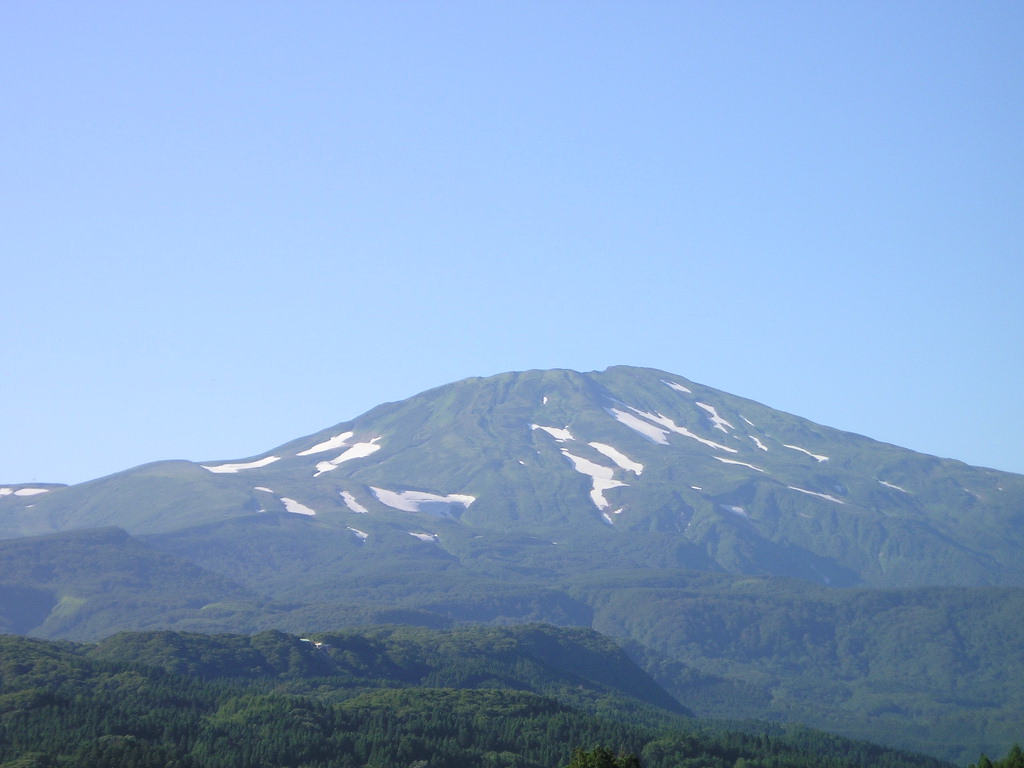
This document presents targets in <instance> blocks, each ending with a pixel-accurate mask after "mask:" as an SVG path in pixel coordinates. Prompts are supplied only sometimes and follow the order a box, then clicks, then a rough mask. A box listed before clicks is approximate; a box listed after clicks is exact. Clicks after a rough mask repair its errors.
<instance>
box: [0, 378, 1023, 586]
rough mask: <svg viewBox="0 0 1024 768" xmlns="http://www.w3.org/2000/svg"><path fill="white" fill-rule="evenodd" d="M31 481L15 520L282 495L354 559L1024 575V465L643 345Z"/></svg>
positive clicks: (214, 532)
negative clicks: (849, 423)
mask: <svg viewBox="0 0 1024 768" xmlns="http://www.w3.org/2000/svg"><path fill="white" fill-rule="evenodd" d="M31 490H32V489H26V488H24V487H19V489H18V490H16V491H14V492H12V493H7V494H6V495H3V496H2V497H0V504H2V505H3V506H2V507H0V535H3V536H6V537H12V536H20V535H30V534H41V533H47V532H56V531H64V530H71V529H80V528H92V527H100V526H110V525H115V526H118V527H121V528H124V529H125V530H127V531H128V532H129V533H132V534H133V535H169V534H173V535H175V536H176V537H177V539H178V540H179V541H180V540H182V537H183V536H187V535H188V533H187V532H198V534H199V538H200V539H201V540H202V541H204V542H210V541H211V540H212V539H228V540H230V539H232V538H233V537H235V535H236V530H246V529H247V526H255V527H260V526H266V525H268V523H267V521H268V520H271V519H274V518H280V517H281V516H282V515H284V516H287V517H288V518H290V519H291V520H292V521H294V520H302V521H304V525H305V529H307V530H309V531H318V532H320V533H321V534H322V537H323V538H324V539H331V541H330V547H331V548H332V551H334V552H337V553H338V554H339V555H341V554H344V556H345V557H346V558H350V559H352V560H353V561H354V562H356V561H359V560H361V559H364V558H365V557H366V553H371V552H376V551H378V550H380V549H381V548H383V549H384V550H386V551H394V549H395V548H401V549H406V550H409V556H413V557H418V558H421V559H423V560H425V561H433V562H434V564H435V565H440V564H441V563H449V562H459V563H463V562H466V561H472V560H482V559H487V560H496V561H499V562H500V561H502V560H503V559H505V560H509V561H512V562H513V563H519V564H522V563H527V564H529V565H530V566H531V567H532V568H544V569H550V570H552V571H554V572H563V571H565V570H566V567H567V563H571V569H573V570H576V569H580V568H588V567H593V564H594V563H599V562H601V560H602V559H603V558H608V557H614V558H615V559H616V560H618V561H619V562H632V563H634V564H642V565H644V566H646V567H659V568H689V569H697V570H707V571H721V572H727V573H746V574H773V575H782V576H791V577H796V578H803V579H807V580H811V581H818V582H821V583H829V584H832V585H836V586H849V585H856V584H866V585H877V586H920V585H934V584H944V585H950V584H956V585H988V584H991V585H1017V586H1021V585H1024V558H1022V557H1021V556H1020V552H1021V548H1022V545H1024V525H1022V524H1021V523H1022V522H1024V511H1022V510H1024V477H1022V476H1020V475H1015V474H1012V473H1006V472H998V471H996V470H990V469H982V468H977V467H971V466H968V465H965V464H962V463H960V462H957V461H952V460H944V459H938V458H935V457H932V456H926V455H923V454H918V453H915V452H913V451H909V450H906V449H902V448H898V447H896V446H892V445H888V444H884V443H879V442H876V441H874V440H870V439H868V438H866V437H861V436H859V435H854V434H850V433H847V432H841V431H839V430H834V429H830V428H828V427H824V426H821V425H817V424H814V423H812V422H809V421H807V420H805V419H801V418H798V417H796V416H791V415H789V414H784V413H781V412H779V411H776V410H773V409H771V408H768V407H766V406H763V405H760V404H758V403H755V402H753V401H750V400H745V399H742V398H739V397H736V396H733V395H729V394H727V393H724V392H721V391H718V390H714V389H711V388H709V387H705V386H702V385H699V384H696V383H694V382H691V381H688V380H686V379H683V378H682V377H680V376H676V375H672V374H668V373H665V372H663V371H656V370H650V369H639V368H630V367H616V368H610V369H608V370H606V371H603V372H598V373H586V374H584V373H576V372H573V371H563V370H555V371H529V372H525V373H509V374H503V375H500V376H494V377H490V378H486V379H467V380H465V381H460V382H457V383H455V384H451V385H447V386H443V387H439V388H437V389H433V390H430V391H428V392H424V393H422V394H420V395H417V396H415V397H412V398H410V399H408V400H405V401H402V402H399V403H390V404H386V405H382V406H379V407H377V408H375V409H373V410H371V411H370V412H368V413H366V414H365V415H363V416H360V417H358V418H356V419H354V420H352V421H348V422H343V423H341V424H338V425H336V426H334V427H330V428H328V429H325V430H324V431H322V432H320V433H318V434H315V435H311V436H309V437H304V438H300V439H298V440H294V441H292V442H289V443H286V444H285V445H282V446H279V447H278V448H275V449H273V450H271V451H267V452H265V453H262V454H258V455H256V456H254V457H251V458H248V459H243V460H238V461H211V462H205V463H202V464H195V463H191V462H184V461H171V462H158V463H155V464H150V465H145V466H142V467H138V468H136V469H132V470H128V471H127V472H122V473H119V474H115V475H112V476H109V477H106V478H101V479H99V480H95V481H92V482H87V483H82V484H79V485H76V486H72V487H68V488H57V489H50V490H48V491H47V492H45V493H36V494H35V495H21V494H25V493H26V492H27V491H31ZM39 490H42V489H39ZM285 525H291V526H292V527H294V523H289V524H285ZM399 540H402V542H403V544H404V546H403V545H400V544H399ZM417 551H418V554H413V553H416V552H417ZM580 553H582V554H583V556H582V557H581V556H580ZM371 557H376V555H371Z"/></svg>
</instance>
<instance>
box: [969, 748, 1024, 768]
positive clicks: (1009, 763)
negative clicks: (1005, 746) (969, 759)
mask: <svg viewBox="0 0 1024 768" xmlns="http://www.w3.org/2000/svg"><path fill="white" fill-rule="evenodd" d="M971 768H1024V750H1022V749H1021V748H1020V744H1014V745H1013V746H1012V747H1010V751H1009V752H1008V753H1007V754H1006V757H1004V758H1003V759H1002V760H991V759H989V758H988V756H987V755H985V754H984V753H982V755H981V758H979V760H978V762H977V763H976V764H973V765H971Z"/></svg>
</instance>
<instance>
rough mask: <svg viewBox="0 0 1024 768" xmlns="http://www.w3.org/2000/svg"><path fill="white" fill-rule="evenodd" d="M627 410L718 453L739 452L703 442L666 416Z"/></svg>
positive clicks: (703, 440)
mask: <svg viewBox="0 0 1024 768" xmlns="http://www.w3.org/2000/svg"><path fill="white" fill-rule="evenodd" d="M629 410H631V411H633V412H634V413H637V414H639V415H641V416H643V417H644V418H645V419H648V420H649V421H653V422H654V423H655V424H660V425H661V426H663V427H667V428H668V429H670V430H671V431H673V432H675V433H676V434H678V435H682V436H683V437H689V438H690V439H691V440H696V441H697V442H698V443H701V444H703V445H706V446H708V447H709V448H717V449H719V450H720V451H725V452H726V453H739V451H737V450H736V449H735V448H729V447H728V446H725V445H722V444H721V443H716V442H714V441H713V440H705V439H704V438H703V437H700V436H699V435H695V434H693V432H691V431H690V430H689V429H687V428H686V427H681V426H679V425H678V424H676V423H675V422H674V421H672V419H670V418H669V417H668V416H662V415H661V414H660V413H659V414H653V413H647V412H645V411H640V410H637V409H636V408H633V407H631V406H630V407H629Z"/></svg>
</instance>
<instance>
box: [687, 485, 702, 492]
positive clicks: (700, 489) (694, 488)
mask: <svg viewBox="0 0 1024 768" xmlns="http://www.w3.org/2000/svg"><path fill="white" fill-rule="evenodd" d="M690 487H691V488H693V490H695V491H703V490H704V489H703V488H701V487H700V486H699V485H691V486H690Z"/></svg>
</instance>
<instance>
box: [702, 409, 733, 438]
mask: <svg viewBox="0 0 1024 768" xmlns="http://www.w3.org/2000/svg"><path fill="white" fill-rule="evenodd" d="M696 406H697V407H698V408H703V409H704V410H705V411H707V412H708V413H709V414H711V423H712V424H714V425H715V429H720V430H722V431H723V432H725V433H726V434H728V433H729V429H736V427H734V426H733V425H732V424H730V423H729V422H728V421H726V420H725V419H723V418H722V417H721V416H719V415H718V411H716V410H715V406H713V405H708V404H707V403H696ZM726 427H728V428H729V429H726Z"/></svg>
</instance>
